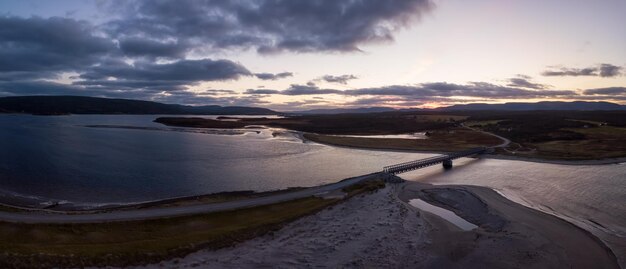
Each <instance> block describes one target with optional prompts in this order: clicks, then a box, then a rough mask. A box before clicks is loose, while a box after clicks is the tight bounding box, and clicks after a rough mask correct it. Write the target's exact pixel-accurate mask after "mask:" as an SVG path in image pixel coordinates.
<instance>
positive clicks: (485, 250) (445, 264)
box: [138, 182, 619, 268]
mask: <svg viewBox="0 0 626 269" xmlns="http://www.w3.org/2000/svg"><path fill="white" fill-rule="evenodd" d="M416 187H417V189H416ZM421 188H431V189H438V190H440V192H439V195H435V196H434V199H430V201H429V203H434V206H439V207H443V208H448V209H450V210H452V211H453V212H455V213H456V214H458V215H459V216H460V217H462V218H464V219H467V220H468V221H471V222H473V223H475V224H476V225H478V227H477V228H475V229H473V230H469V231H467V230H462V229H460V228H458V227H456V226H454V225H453V224H451V223H450V222H448V221H446V220H444V219H443V218H441V217H439V216H437V215H435V214H433V213H429V212H427V211H422V210H420V209H418V208H416V207H413V206H411V205H410V204H409V203H408V201H409V200H410V199H413V198H418V197H419V195H418V194H417V193H414V192H413V191H420V189H421ZM421 198H423V197H421ZM437 201H439V202H441V204H440V203H437ZM457 205H461V207H459V208H455V206H457ZM494 220H495V223H496V224H497V225H492V226H490V223H491V222H494ZM498 223H499V224H498ZM312 265H313V266H319V267H357V268H370V267H371V268H381V267H392V268H562V267H568V268H619V264H618V261H617V259H616V257H615V254H614V252H613V251H612V250H611V249H610V248H608V247H607V246H606V245H605V244H603V242H602V241H599V240H598V239H597V238H596V239H594V236H593V235H592V234H590V233H589V232H587V231H585V230H583V229H581V228H578V227H577V226H575V225H573V224H571V223H569V222H567V221H564V220H562V219H560V218H557V217H554V216H551V215H548V214H545V213H543V212H539V211H537V210H534V209H532V208H527V207H525V206H523V205H519V204H517V203H515V202H513V201H510V200H508V199H506V198H505V197H503V196H501V195H499V194H498V193H496V192H495V191H493V190H491V189H489V188H485V187H478V186H465V185H450V186H436V185H429V184H424V183H417V182H405V183H402V184H388V185H387V186H386V187H385V188H383V189H380V190H378V191H376V192H374V193H370V194H364V195H359V196H356V197H353V198H352V199H350V200H347V201H344V202H342V203H340V204H338V205H336V206H333V207H330V208H327V209H325V210H322V211H320V212H318V213H316V214H314V215H310V216H306V217H303V218H300V219H298V220H295V221H294V222H292V223H289V224H287V225H286V226H285V227H283V228H282V229H280V230H277V231H275V232H273V233H271V234H267V235H262V236H259V237H256V238H254V239H250V240H247V241H244V242H241V243H239V244H237V245H234V246H231V247H227V248H222V249H217V250H211V249H204V250H200V251H196V252H193V253H191V254H188V255H186V256H184V257H181V258H174V259H170V260H165V261H161V262H158V263H153V264H148V265H144V266H140V267H138V268H168V267H201V268H202V267H208V268H212V267H216V268H258V267H268V266H271V267H280V268H290V267H303V266H312Z"/></svg>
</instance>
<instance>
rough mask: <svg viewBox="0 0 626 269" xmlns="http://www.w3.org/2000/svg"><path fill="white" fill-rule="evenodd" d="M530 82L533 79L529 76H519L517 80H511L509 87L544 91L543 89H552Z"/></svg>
mask: <svg viewBox="0 0 626 269" xmlns="http://www.w3.org/2000/svg"><path fill="white" fill-rule="evenodd" d="M530 80H531V77H529V76H525V75H518V76H517V77H515V78H510V79H509V84H507V86H510V87H522V88H529V89H536V90H542V89H546V88H549V87H550V86H548V85H545V84H541V83H534V82H531V81H530Z"/></svg>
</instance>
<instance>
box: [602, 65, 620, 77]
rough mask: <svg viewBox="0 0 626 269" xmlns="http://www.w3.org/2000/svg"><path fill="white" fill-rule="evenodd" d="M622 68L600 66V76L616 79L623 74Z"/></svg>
mask: <svg viewBox="0 0 626 269" xmlns="http://www.w3.org/2000/svg"><path fill="white" fill-rule="evenodd" d="M621 70H622V67H620V66H615V65H612V64H601V65H600V76H601V77H616V76H619V75H620V74H621V73H620V72H621Z"/></svg>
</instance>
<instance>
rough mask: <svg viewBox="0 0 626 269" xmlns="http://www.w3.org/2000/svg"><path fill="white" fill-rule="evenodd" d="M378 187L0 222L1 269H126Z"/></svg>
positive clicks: (238, 236) (248, 233) (258, 231)
mask: <svg viewBox="0 0 626 269" xmlns="http://www.w3.org/2000/svg"><path fill="white" fill-rule="evenodd" d="M382 187H384V183H383V182H382V180H379V179H373V180H370V181H365V182H362V183H358V184H355V185H353V186H351V187H349V188H347V189H346V190H345V192H346V196H345V198H343V199H340V198H329V199H327V198H319V197H307V198H301V199H296V200H292V201H287V202H281V203H276V204H271V205H265V206H258V207H253V208H244V209H239V210H233V211H224V212H216V213H210V214H202V215H194V216H185V217H172V218H163V219H156V220H142V221H129V222H107V223H86V224H23V223H8V222H1V223H0V237H1V238H3V240H2V241H1V242H0V267H2V268H13V267H17V268H49V267H84V266H128V265H138V264H146V263H151V262H158V261H161V260H164V259H168V258H173V257H179V256H183V255H185V254H187V253H190V252H193V251H196V250H199V249H218V248H223V247H228V246H232V245H234V244H237V243H240V242H242V241H244V240H247V239H250V238H254V237H257V236H259V235H263V234H267V233H272V232H273V231H276V230H278V229H280V228H281V227H282V226H283V225H284V224H286V223H289V222H291V221H293V220H296V219H298V218H301V217H303V216H306V215H310V214H313V213H315V212H318V211H320V210H322V209H324V208H326V207H328V206H331V205H334V204H336V203H338V202H341V201H343V200H345V199H348V198H350V197H353V196H355V195H359V194H362V193H367V192H371V191H374V190H376V189H378V188H382ZM183 231H184V232H183Z"/></svg>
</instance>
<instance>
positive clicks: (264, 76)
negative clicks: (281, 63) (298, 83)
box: [254, 72, 293, 80]
mask: <svg viewBox="0 0 626 269" xmlns="http://www.w3.org/2000/svg"><path fill="white" fill-rule="evenodd" d="M254 76H255V77H257V78H258V79H261V80H278V79H282V78H287V77H291V76H293V73H291V72H282V73H276V74H272V73H255V74H254Z"/></svg>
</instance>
